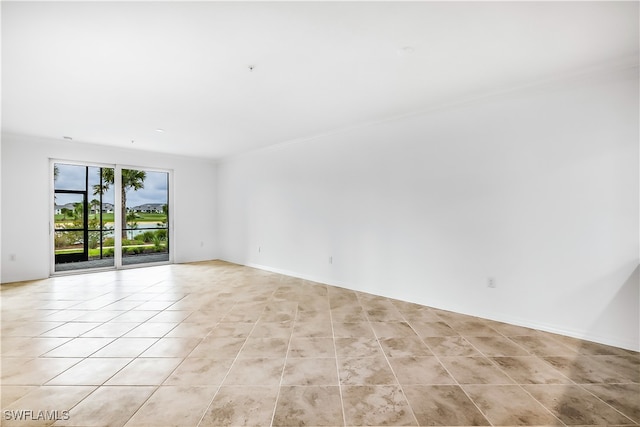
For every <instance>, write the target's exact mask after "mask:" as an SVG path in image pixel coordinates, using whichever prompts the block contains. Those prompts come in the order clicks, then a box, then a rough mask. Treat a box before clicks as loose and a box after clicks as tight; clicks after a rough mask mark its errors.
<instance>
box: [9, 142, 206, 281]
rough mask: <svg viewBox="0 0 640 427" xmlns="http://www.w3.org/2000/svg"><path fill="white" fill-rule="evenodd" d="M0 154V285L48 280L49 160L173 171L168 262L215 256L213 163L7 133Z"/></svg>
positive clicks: (204, 258) (196, 259)
mask: <svg viewBox="0 0 640 427" xmlns="http://www.w3.org/2000/svg"><path fill="white" fill-rule="evenodd" d="M1 151H2V252H1V253H2V265H1V267H2V274H1V277H2V283H6V282H13V281H21V280H32V279H39V278H44V277H48V276H49V272H50V238H49V221H50V200H51V194H50V192H51V177H50V175H49V174H50V166H49V159H51V158H53V159H60V160H75V161H81V162H89V163H90V162H98V163H107V164H116V163H119V164H123V165H129V166H138V167H148V168H161V169H170V170H173V185H174V193H173V195H174V199H173V200H172V203H173V207H174V211H173V227H174V234H173V236H174V240H173V242H174V244H175V246H174V261H175V262H188V261H201V260H208V259H214V258H216V257H217V246H216V244H217V239H216V235H215V229H216V203H215V199H216V181H215V179H216V178H215V164H213V162H206V161H202V160H199V159H194V158H187V157H179V156H169V155H163V154H157V153H149V152H144V151H139V150H126V149H115V148H109V147H104V146H99V145H89V144H82V143H78V142H68V141H58V140H50V139H39V138H31V137H25V136H12V135H3V138H2V147H1ZM201 242H202V246H201ZM12 254H15V255H16V260H15V261H10V256H11V255H12Z"/></svg>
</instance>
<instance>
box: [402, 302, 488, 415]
mask: <svg viewBox="0 0 640 427" xmlns="http://www.w3.org/2000/svg"><path fill="white" fill-rule="evenodd" d="M400 314H401V315H402V317H403V318H404V317H405V316H404V314H403V313H400ZM433 314H434V315H435V316H437V317H438V318H439V319H440V321H441V322H442V323H444V324H445V325H447V326H448V327H450V328H451V329H452V330H454V332H456V334H458V336H459V337H461V338H462V339H464V340H465V341H467V340H466V339H465V338H464V337H463V336H462V335H460V334H459V333H458V332H457V331H455V329H453V328H452V327H451V325H449V323H447V321H446V319H444V318H442V317H440V316H438V313H433ZM405 320H406V318H405ZM407 323H408V325H409V327H410V328H411V329H412V330H413V332H414V333H415V334H416V335H418V338H419V339H420V341H422V343H423V344H424V345H425V346H426V347H427V348H428V349H429V351H430V352H431V354H433V356H434V357H435V358H436V360H437V361H438V363H439V364H440V366H442V369H444V370H445V371H446V372H447V374H449V376H450V377H451V379H452V380H453V381H454V382H455V385H457V386H458V388H459V389H460V390H461V391H462V393H464V395H465V396H466V397H467V399H469V401H470V402H471V403H472V404H473V406H475V408H476V409H477V410H478V412H480V413H481V414H482V416H483V417H484V419H485V420H487V422H488V423H489V425H490V426H494V424H493V422H492V421H491V420H490V419H489V417H488V416H487V414H486V413H485V412H484V411H483V410H482V409H481V408H480V407H479V406H478V404H477V403H476V401H475V400H474V399H472V398H471V396H469V393H467V391H466V390H465V389H464V387H462V384H460V382H459V381H458V379H457V378H456V377H455V376H454V375H453V374H452V373H451V371H449V368H447V366H446V365H445V364H444V363H442V360H440V356H438V354H436V352H434V351H433V350H432V348H431V346H429V344H428V343H427V342H426V341H425V340H424V339H423V338H422V337H421V336H420V334H418V331H416V330H415V329H414V327H413V325H412V324H411V322H407ZM467 342H468V341H467ZM469 344H470V345H472V344H471V343H469ZM444 357H446V356H444Z"/></svg>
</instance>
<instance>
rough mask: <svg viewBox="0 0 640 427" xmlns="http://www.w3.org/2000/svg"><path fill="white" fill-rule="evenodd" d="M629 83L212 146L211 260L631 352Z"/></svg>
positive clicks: (634, 279)
mask: <svg viewBox="0 0 640 427" xmlns="http://www.w3.org/2000/svg"><path fill="white" fill-rule="evenodd" d="M638 89H639V88H638V69H637V68H636V69H632V70H618V71H610V72H607V73H604V74H602V73H601V74H599V75H591V76H583V77H581V78H574V79H572V81H564V82H554V83H549V84H547V85H546V86H537V87H533V88H529V89H526V90H521V91H519V92H512V93H511V94H508V95H502V96H495V97H492V98H487V99H485V100H483V101H478V102H474V103H468V104H465V105H461V106H458V107H457V108H448V109H442V110H440V111H437V112H432V113H429V114H421V115H415V116H412V117H405V118H402V119H398V120H393V121H388V122H385V123H378V124H375V125H370V126H365V127H361V128H357V129H352V130H350V131H345V132H342V133H337V134H334V135H328V136H323V137H318V138H315V139H312V140H308V141H304V142H299V143H294V144H288V145H281V146H279V147H277V148H272V149H269V150H263V151H260V152H255V153H252V154H248V155H244V156H239V157H236V158H231V159H227V160H225V161H223V162H221V163H220V164H219V167H218V178H217V179H218V185H219V189H218V191H219V196H218V197H219V198H218V205H219V223H218V227H219V231H218V232H219V237H220V240H221V243H220V255H221V258H222V259H225V260H228V261H233V262H237V263H241V264H247V265H253V266H259V267H262V268H266V269H270V270H274V271H279V272H284V273H288V274H292V275H295V276H299V277H305V278H309V279H312V280H318V281H323V282H326V283H330V284H337V285H342V286H345V287H349V288H352V289H357V290H362V291H366V292H371V293H374V294H379V295H384V296H389V297H394V298H399V299H403V300H408V301H414V302H417V303H421V304H425V305H428V306H433V307H439V308H443V309H449V310H454V311H457V312H461V313H467V314H472V315H477V316H480V317H486V318H491V319H496V320H502V321H507V322H511V323H515V324H520V325H524V326H532V327H536V328H540V329H544V330H549V331H555V332H560V333H563V334H566V335H570V336H576V337H581V338H586V339H590V340H593V341H598V342H603V343H607V344H612V345H616V346H620V347H625V348H630V349H635V350H640V343H639V338H638V336H639V323H640V318H639V305H640V296H639V290H638V288H639V285H638V282H639V278H638V262H639V227H638V219H639V215H638V214H639V209H638V206H639V167H638V159H639V150H638V125H639V123H638V114H639V108H638ZM310 102H312V101H310ZM329 257H332V258H333V263H332V264H330V263H329ZM488 277H493V278H495V283H496V285H497V287H496V288H495V289H490V288H488V287H487V278H488Z"/></svg>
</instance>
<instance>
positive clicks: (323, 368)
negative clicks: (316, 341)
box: [282, 358, 339, 386]
mask: <svg viewBox="0 0 640 427" xmlns="http://www.w3.org/2000/svg"><path fill="white" fill-rule="evenodd" d="M282 384H283V385H321V386H327V385H333V386H337V385H338V384H339V383H338V369H337V365H336V359H331V358H304V359H291V358H290V359H287V362H286V365H285V368H284V374H283V376H282Z"/></svg>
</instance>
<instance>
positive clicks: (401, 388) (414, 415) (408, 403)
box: [356, 293, 420, 426]
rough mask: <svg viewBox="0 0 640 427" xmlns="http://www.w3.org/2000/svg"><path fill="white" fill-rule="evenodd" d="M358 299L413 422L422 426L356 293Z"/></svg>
mask: <svg viewBox="0 0 640 427" xmlns="http://www.w3.org/2000/svg"><path fill="white" fill-rule="evenodd" d="M356 298H357V299H358V303H359V304H360V306H361V307H362V309H363V311H364V313H365V316H366V318H367V323H368V324H369V327H370V328H371V331H372V332H373V335H374V336H375V337H376V343H377V344H378V347H379V348H380V351H382V355H383V356H384V359H385V360H386V362H387V366H389V369H391V373H392V374H393V378H394V379H395V380H396V383H397V384H398V388H399V389H400V393H402V396H403V397H404V399H405V401H406V402H407V406H408V407H409V409H410V410H411V415H413V420H414V421H415V422H416V426H419V425H420V421H418V417H417V416H416V413H415V411H414V410H413V406H412V405H411V403H410V402H409V399H408V398H407V394H406V393H405V392H404V388H403V387H402V384H401V383H400V380H398V376H397V375H396V371H395V370H394V369H393V366H392V365H391V362H389V357H387V353H386V352H385V351H384V348H383V347H382V344H381V343H380V337H378V334H377V333H376V330H375V329H374V328H373V326H372V325H371V318H370V317H369V312H368V311H367V310H366V309H365V307H364V306H363V304H362V301H361V299H360V295H359V294H358V293H356ZM387 301H390V300H389V299H388V298H387ZM390 302H391V301H390ZM391 305H392V306H393V307H394V308H395V309H396V310H397V311H398V313H399V314H400V316H402V318H403V319H404V320H406V319H405V317H404V315H403V314H402V312H400V310H398V309H397V307H395V305H393V303H392V302H391ZM407 324H409V323H408V322H407Z"/></svg>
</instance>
